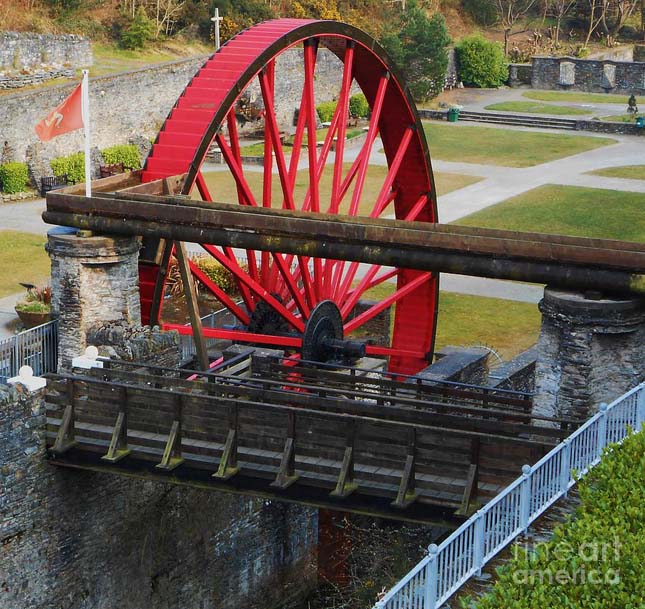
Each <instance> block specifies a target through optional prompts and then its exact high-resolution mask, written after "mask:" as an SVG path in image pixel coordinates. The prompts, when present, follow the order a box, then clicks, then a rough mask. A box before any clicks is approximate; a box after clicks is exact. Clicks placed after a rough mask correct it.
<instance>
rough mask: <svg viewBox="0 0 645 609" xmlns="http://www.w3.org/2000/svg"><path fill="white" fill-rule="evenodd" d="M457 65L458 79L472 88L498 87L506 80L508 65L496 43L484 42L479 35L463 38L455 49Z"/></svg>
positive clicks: (500, 46) (499, 46)
mask: <svg viewBox="0 0 645 609" xmlns="http://www.w3.org/2000/svg"><path fill="white" fill-rule="evenodd" d="M455 49H456V51H457V60H458V63H459V79H460V80H461V81H463V83H464V84H465V85H470V86H473V87H499V86H500V85H502V84H504V83H505V82H506V80H507V78H508V64H507V63H506V59H505V58H504V50H503V48H502V45H501V44H499V43H498V42H491V41H489V40H486V39H485V38H484V37H483V36H482V35H481V34H475V35H474V36H467V37H466V38H463V39H462V40H461V41H460V42H459V44H458V45H457V46H456V47H455Z"/></svg>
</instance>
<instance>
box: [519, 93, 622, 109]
mask: <svg viewBox="0 0 645 609" xmlns="http://www.w3.org/2000/svg"><path fill="white" fill-rule="evenodd" d="M522 97H527V98H528V99H536V100H538V101H546V102H571V103H582V104H625V108H627V99H628V98H629V95H607V94H604V93H581V92H579V91H527V92H526V93H522Z"/></svg>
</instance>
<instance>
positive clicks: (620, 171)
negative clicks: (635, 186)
mask: <svg viewBox="0 0 645 609" xmlns="http://www.w3.org/2000/svg"><path fill="white" fill-rule="evenodd" d="M589 174H590V175H594V176H605V177H607V178H627V179H628V180H645V165H626V166H625V167H606V168H605V169H596V170H595V171H590V172H589Z"/></svg>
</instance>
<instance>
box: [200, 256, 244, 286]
mask: <svg viewBox="0 0 645 609" xmlns="http://www.w3.org/2000/svg"><path fill="white" fill-rule="evenodd" d="M192 261H193V262H194V263H195V264H196V265H197V267H198V268H199V270H200V271H202V272H203V273H205V274H206V275H207V276H208V278H209V279H210V280H211V281H212V282H213V283H214V284H215V285H217V286H219V287H220V288H222V290H224V292H225V293H226V294H228V295H229V296H238V295H239V291H238V287H237V282H236V281H235V277H234V276H233V273H231V271H229V270H228V269H227V268H226V267H224V266H222V265H221V264H220V263H219V262H217V260H214V259H213V258H211V257H210V256H195V257H193V258H192ZM242 266H243V265H242Z"/></svg>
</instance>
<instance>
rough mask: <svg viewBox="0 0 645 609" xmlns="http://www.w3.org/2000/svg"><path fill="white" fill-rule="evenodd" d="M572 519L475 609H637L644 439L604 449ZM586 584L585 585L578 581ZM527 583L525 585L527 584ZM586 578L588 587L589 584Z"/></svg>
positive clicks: (518, 557)
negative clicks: (563, 608)
mask: <svg viewBox="0 0 645 609" xmlns="http://www.w3.org/2000/svg"><path fill="white" fill-rule="evenodd" d="M579 488H580V499H581V505H580V507H579V508H578V510H577V513H576V518H575V519H574V520H572V521H570V522H565V523H564V524H562V525H559V526H558V527H557V528H556V529H555V531H554V533H553V538H552V539H551V540H550V541H549V542H547V543H541V544H538V545H537V547H536V548H535V550H534V551H529V550H522V549H521V548H520V551H517V552H516V553H514V557H513V559H512V560H510V561H509V563H508V564H507V565H506V566H505V568H504V569H503V571H502V572H499V571H498V575H499V577H498V581H497V583H496V584H495V587H494V588H493V590H492V591H491V592H490V593H489V594H487V595H485V596H484V597H482V598H481V599H480V600H479V601H478V602H476V603H473V604H468V603H467V602H464V606H466V605H468V606H469V607H471V606H473V607H476V608H477V609H497V608H498V607H509V608H510V607H513V609H533V608H534V607H567V608H570V609H596V608H597V609H605V608H608V607H621V608H624V609H628V608H629V609H632V608H633V609H636V608H637V607H642V606H643V604H642V600H643V596H642V582H643V563H644V562H645V545H644V544H643V539H644V538H645V510H643V503H644V502H645V431H641V432H640V433H638V434H633V435H631V436H629V437H628V438H627V439H626V440H625V441H624V442H623V444H622V445H620V446H618V445H616V444H614V445H611V446H610V447H608V448H607V449H606V451H605V454H604V456H603V459H602V461H601V462H600V464H599V465H597V466H596V468H595V469H594V470H593V471H592V472H591V473H590V474H589V476H588V477H587V478H585V479H584V480H582V481H581V483H580V487H579ZM585 574H586V575H587V577H584V575H585ZM531 576H533V577H534V581H533V582H532V584H527V583H526V579H527V578H528V577H531ZM592 576H593V579H592Z"/></svg>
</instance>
